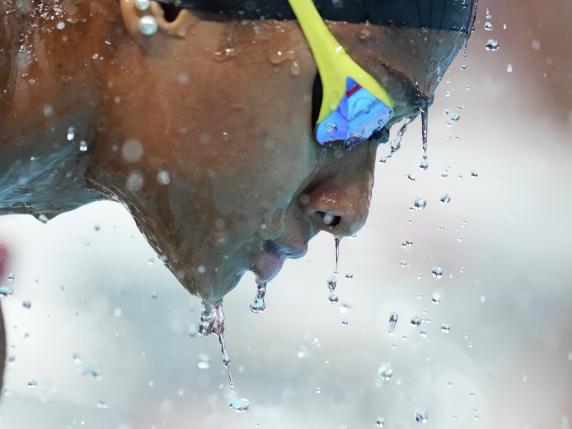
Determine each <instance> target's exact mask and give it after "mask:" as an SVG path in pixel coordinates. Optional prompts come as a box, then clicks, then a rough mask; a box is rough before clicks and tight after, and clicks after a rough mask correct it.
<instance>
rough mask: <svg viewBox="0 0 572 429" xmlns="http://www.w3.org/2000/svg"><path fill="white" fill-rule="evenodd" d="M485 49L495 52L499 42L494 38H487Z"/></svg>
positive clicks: (498, 47)
mask: <svg viewBox="0 0 572 429" xmlns="http://www.w3.org/2000/svg"><path fill="white" fill-rule="evenodd" d="M485 49H486V50H487V51H490V52H496V51H498V50H499V49H500V45H499V42H498V41H497V40H495V39H489V40H487V43H486V45H485Z"/></svg>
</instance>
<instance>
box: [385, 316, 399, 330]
mask: <svg viewBox="0 0 572 429" xmlns="http://www.w3.org/2000/svg"><path fill="white" fill-rule="evenodd" d="M398 320H399V314H397V313H391V315H390V316H389V326H388V328H387V332H388V333H389V334H393V333H394V332H395V328H396V327H397V321H398Z"/></svg>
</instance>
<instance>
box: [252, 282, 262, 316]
mask: <svg viewBox="0 0 572 429" xmlns="http://www.w3.org/2000/svg"><path fill="white" fill-rule="evenodd" d="M265 296H266V283H260V284H258V285H257V287H256V297H255V298H254V302H253V303H252V304H250V311H252V312H253V313H260V312H262V311H264V310H265V309H266V302H265V301H264V297H265Z"/></svg>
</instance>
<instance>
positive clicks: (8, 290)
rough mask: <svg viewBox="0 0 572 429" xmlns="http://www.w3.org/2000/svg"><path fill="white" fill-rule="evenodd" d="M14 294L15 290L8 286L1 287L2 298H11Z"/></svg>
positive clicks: (0, 294)
mask: <svg viewBox="0 0 572 429" xmlns="http://www.w3.org/2000/svg"><path fill="white" fill-rule="evenodd" d="M13 293H14V289H12V288H11V287H8V286H0V296H10V295H12V294H13Z"/></svg>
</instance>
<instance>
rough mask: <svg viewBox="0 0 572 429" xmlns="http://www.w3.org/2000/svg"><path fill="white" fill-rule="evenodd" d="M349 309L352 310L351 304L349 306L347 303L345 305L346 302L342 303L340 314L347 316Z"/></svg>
mask: <svg viewBox="0 0 572 429" xmlns="http://www.w3.org/2000/svg"><path fill="white" fill-rule="evenodd" d="M351 309H352V306H351V304H349V303H347V302H343V303H342V304H341V305H340V313H342V314H348V313H349V312H350V310H351Z"/></svg>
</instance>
